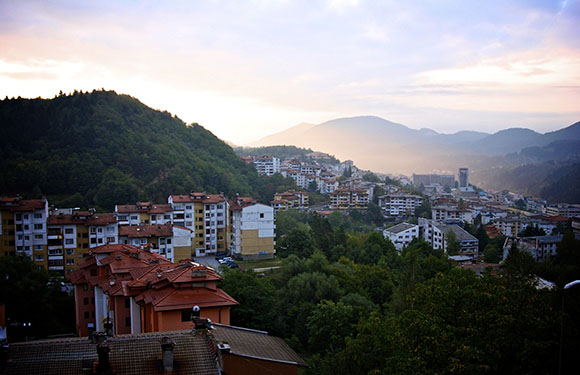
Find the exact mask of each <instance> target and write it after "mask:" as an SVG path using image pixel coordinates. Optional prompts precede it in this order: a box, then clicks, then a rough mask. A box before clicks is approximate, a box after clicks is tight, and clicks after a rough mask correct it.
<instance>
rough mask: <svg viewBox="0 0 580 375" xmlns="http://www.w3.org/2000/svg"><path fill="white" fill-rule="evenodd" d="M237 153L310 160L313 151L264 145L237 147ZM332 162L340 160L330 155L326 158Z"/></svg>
mask: <svg viewBox="0 0 580 375" xmlns="http://www.w3.org/2000/svg"><path fill="white" fill-rule="evenodd" d="M234 151H235V152H236V154H238V155H240V156H263V155H268V156H274V157H277V158H279V159H281V160H284V159H291V158H294V159H297V160H301V161H309V160H310V159H311V157H310V156H308V154H310V153H312V152H313V151H312V150H311V149H309V148H301V147H296V146H264V147H236V148H234ZM325 161H326V162H328V163H331V164H338V163H340V161H339V160H338V159H336V158H335V157H334V156H332V155H328V159H326V160H325Z"/></svg>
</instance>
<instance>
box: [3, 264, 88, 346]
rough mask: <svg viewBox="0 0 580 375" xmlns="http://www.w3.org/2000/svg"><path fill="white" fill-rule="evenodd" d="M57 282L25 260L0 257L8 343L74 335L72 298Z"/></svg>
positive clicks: (56, 279) (58, 277) (51, 275)
mask: <svg viewBox="0 0 580 375" xmlns="http://www.w3.org/2000/svg"><path fill="white" fill-rule="evenodd" d="M61 280H62V277H60V276H58V275H57V274H51V273H49V272H48V271H46V270H44V269H41V270H39V269H38V268H37V267H36V266H35V265H34V263H33V262H32V261H31V260H30V259H29V258H28V257H25V256H11V257H0V305H1V304H4V305H5V306H6V324H7V331H8V337H9V339H10V340H11V341H23V340H24V339H25V338H33V337H36V338H41V337H46V336H48V335H57V334H74V333H75V331H76V327H75V307H74V298H73V296H72V295H69V294H68V293H67V292H66V291H63V290H62V287H63V285H62V284H61Z"/></svg>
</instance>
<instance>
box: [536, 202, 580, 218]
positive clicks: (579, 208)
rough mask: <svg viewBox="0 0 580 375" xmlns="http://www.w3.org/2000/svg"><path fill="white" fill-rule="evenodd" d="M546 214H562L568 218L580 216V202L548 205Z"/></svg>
mask: <svg viewBox="0 0 580 375" xmlns="http://www.w3.org/2000/svg"><path fill="white" fill-rule="evenodd" d="M545 210H546V215H548V216H562V217H566V218H568V219H571V218H573V217H580V204H568V203H558V204H551V205H549V206H546V208H545Z"/></svg>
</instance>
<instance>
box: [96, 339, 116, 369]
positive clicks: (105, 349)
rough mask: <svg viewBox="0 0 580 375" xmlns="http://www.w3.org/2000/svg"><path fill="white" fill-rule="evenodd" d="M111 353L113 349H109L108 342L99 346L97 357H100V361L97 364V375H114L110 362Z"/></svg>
mask: <svg viewBox="0 0 580 375" xmlns="http://www.w3.org/2000/svg"><path fill="white" fill-rule="evenodd" d="M110 351H111V348H109V344H107V343H106V342H101V343H99V344H98V345H97V355H98V357H99V361H98V362H97V374H102V375H105V374H107V375H110V374H112V373H113V371H112V369H111V362H109V352H110Z"/></svg>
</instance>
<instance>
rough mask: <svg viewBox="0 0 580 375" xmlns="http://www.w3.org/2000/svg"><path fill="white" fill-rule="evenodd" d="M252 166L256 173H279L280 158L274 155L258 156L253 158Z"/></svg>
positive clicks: (269, 174) (270, 174)
mask: <svg viewBox="0 0 580 375" xmlns="http://www.w3.org/2000/svg"><path fill="white" fill-rule="evenodd" d="M254 167H256V170H257V171H258V174H262V175H267V176H272V175H273V174H276V173H280V159H278V158H276V157H274V156H259V157H256V158H254Z"/></svg>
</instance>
